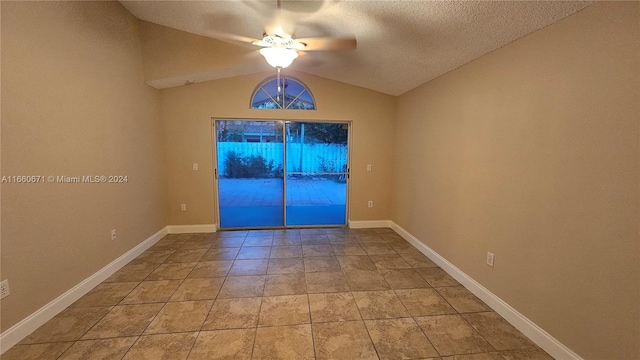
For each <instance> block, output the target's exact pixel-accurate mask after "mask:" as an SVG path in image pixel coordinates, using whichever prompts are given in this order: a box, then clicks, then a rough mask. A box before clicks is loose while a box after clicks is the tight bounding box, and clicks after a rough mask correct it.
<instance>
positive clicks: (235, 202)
mask: <svg viewBox="0 0 640 360" xmlns="http://www.w3.org/2000/svg"><path fill="white" fill-rule="evenodd" d="M215 125H216V126H215V128H216V131H215V135H216V144H217V151H216V154H217V170H216V174H217V178H218V205H219V214H220V228H222V229H229V228H260V227H281V226H284V200H283V198H284V181H283V178H284V172H283V164H284V146H283V141H284V140H283V136H282V130H283V125H284V124H283V123H282V122H281V121H245V120H218V121H216V124H215Z"/></svg>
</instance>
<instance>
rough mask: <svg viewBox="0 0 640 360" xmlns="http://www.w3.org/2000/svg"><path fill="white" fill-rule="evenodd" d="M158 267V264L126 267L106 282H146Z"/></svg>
mask: <svg viewBox="0 0 640 360" xmlns="http://www.w3.org/2000/svg"><path fill="white" fill-rule="evenodd" d="M157 267H158V264H136V265H125V266H123V267H122V269H120V270H118V271H116V272H115V273H114V274H113V275H111V276H110V277H109V278H108V279H107V280H105V281H104V282H135V281H142V280H144V279H145V278H146V277H147V276H149V274H151V273H152V272H153V270H155V269H156V268H157Z"/></svg>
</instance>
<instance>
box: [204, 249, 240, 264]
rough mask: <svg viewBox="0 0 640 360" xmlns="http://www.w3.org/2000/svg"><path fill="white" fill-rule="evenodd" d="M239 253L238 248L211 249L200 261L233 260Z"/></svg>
mask: <svg viewBox="0 0 640 360" xmlns="http://www.w3.org/2000/svg"><path fill="white" fill-rule="evenodd" d="M239 251H240V248H212V249H210V250H209V251H207V252H206V253H205V254H204V256H203V257H202V259H200V261H217V260H234V259H235V258H236V256H237V255H238V252H239Z"/></svg>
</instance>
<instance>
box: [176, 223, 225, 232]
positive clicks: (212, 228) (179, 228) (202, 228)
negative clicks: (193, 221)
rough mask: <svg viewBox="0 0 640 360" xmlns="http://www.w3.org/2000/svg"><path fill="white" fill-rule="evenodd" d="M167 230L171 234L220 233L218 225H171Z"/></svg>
mask: <svg viewBox="0 0 640 360" xmlns="http://www.w3.org/2000/svg"><path fill="white" fill-rule="evenodd" d="M167 230H168V231H169V234H195V233H210V232H216V231H218V224H203V225H169V226H167Z"/></svg>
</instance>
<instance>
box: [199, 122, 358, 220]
mask: <svg viewBox="0 0 640 360" xmlns="http://www.w3.org/2000/svg"><path fill="white" fill-rule="evenodd" d="M221 120H231V121H265V122H278V123H280V125H281V126H282V128H281V130H282V148H283V160H282V161H283V164H282V169H283V174H282V176H283V178H282V182H283V198H282V201H283V203H282V207H283V213H282V215H283V224H282V226H262V227H251V228H224V229H221V227H220V183H219V174H218V160H219V159H218V136H217V127H216V122H217V121H221ZM292 122H299V123H325V124H347V126H348V130H347V172H346V184H345V185H346V190H345V191H346V193H345V207H346V208H345V219H344V224H343V225H290V226H287V174H288V172H287V150H286V149H287V136H286V131H285V130H286V125H287V123H292ZM352 132H353V121H352V120H315V119H282V118H280V119H278V118H249V117H246V118H233V117H212V118H211V151H212V161H213V174H212V175H213V192H214V195H213V198H214V200H213V206H214V211H215V213H216V221H217V224H216V227H217V229H218V230H254V229H296V228H346V227H349V213H350V211H349V210H350V208H351V206H350V196H349V195H350V187H351V139H352Z"/></svg>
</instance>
